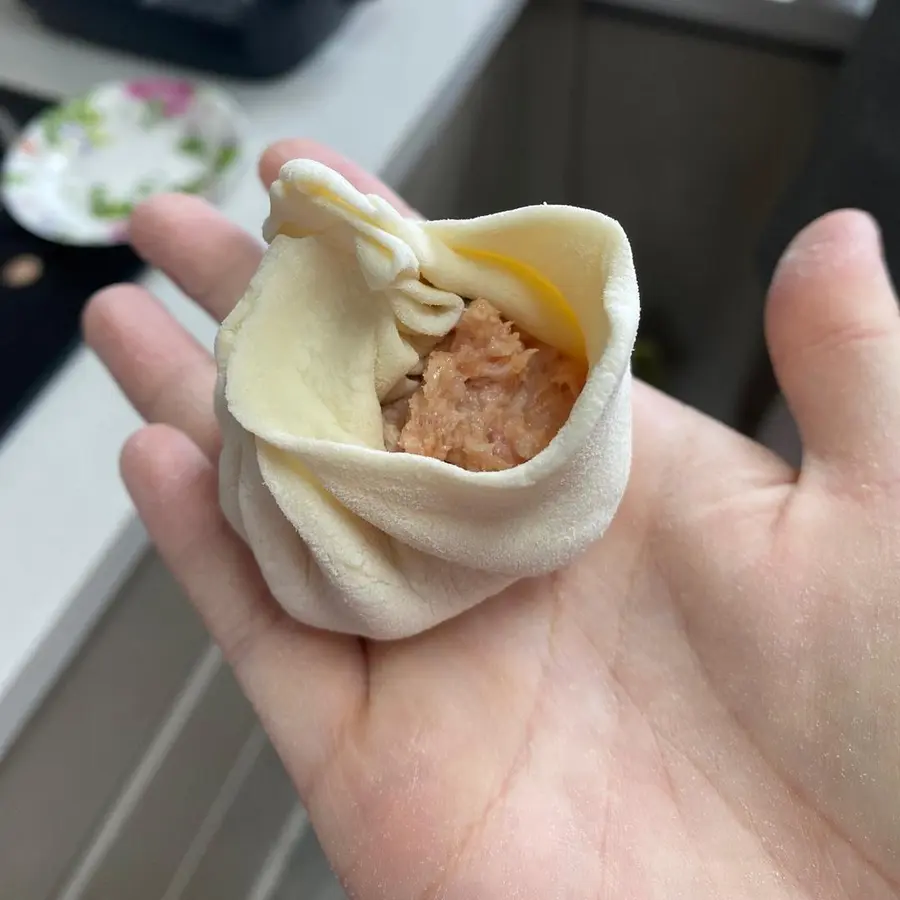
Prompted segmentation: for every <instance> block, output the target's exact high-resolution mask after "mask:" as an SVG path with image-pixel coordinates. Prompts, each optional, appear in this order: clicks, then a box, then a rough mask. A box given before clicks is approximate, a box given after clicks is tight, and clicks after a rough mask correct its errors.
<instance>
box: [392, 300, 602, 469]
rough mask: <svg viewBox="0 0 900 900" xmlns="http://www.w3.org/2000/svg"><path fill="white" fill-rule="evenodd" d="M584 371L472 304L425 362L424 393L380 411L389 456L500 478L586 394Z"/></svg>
mask: <svg viewBox="0 0 900 900" xmlns="http://www.w3.org/2000/svg"><path fill="white" fill-rule="evenodd" d="M586 377H587V370H586V367H585V366H584V365H583V364H580V363H578V362H575V361H574V360H572V359H569V358H568V357H566V356H563V355H562V354H561V353H560V352H559V351H557V350H554V349H553V348H552V347H548V346H547V345H546V344H542V343H540V342H539V341H536V340H535V339H533V338H531V337H530V336H529V335H526V334H524V333H521V332H517V331H516V330H515V329H514V326H513V325H512V323H511V322H508V321H506V320H505V319H503V318H502V317H501V315H500V313H499V312H498V311H497V310H496V309H495V308H494V307H493V306H491V304H490V303H488V302H487V301H486V300H475V301H474V302H473V303H471V304H470V305H469V306H468V307H467V308H466V310H465V312H464V313H463V315H462V317H461V318H460V320H459V323H458V324H457V326H456V328H455V329H454V330H453V331H452V332H451V333H450V334H449V335H448V336H447V338H445V339H444V341H443V342H442V343H441V344H439V345H438V347H437V348H436V349H435V350H434V351H433V352H432V353H431V354H430V355H429V356H428V357H427V358H426V360H425V371H424V374H423V376H422V386H421V387H420V388H419V389H418V390H417V391H416V392H415V393H414V394H412V395H411V396H410V397H408V398H406V399H404V400H400V401H397V402H395V403H392V404H390V405H388V406H386V407H385V408H384V426H385V427H384V433H385V444H386V446H387V449H388V450H392V451H395V452H405V453H415V454H418V455H419V456H429V457H432V458H434V459H441V460H444V461H445V462H448V463H451V464H453V465H455V466H459V467H461V468H463V469H467V470H468V471H470V472H498V471H502V470H504V469H510V468H512V467H513V466H518V465H521V464H522V463H523V462H526V461H527V460H529V459H532V458H533V457H535V456H537V454H538V453H540V452H541V451H542V450H543V449H544V448H545V447H546V446H547V445H548V444H549V443H550V441H552V440H553V438H554V437H555V436H556V434H557V433H558V432H559V430H560V428H562V426H563V425H564V424H565V422H566V420H567V419H568V418H569V414H570V413H571V412H572V407H573V406H574V405H575V401H576V400H577V399H578V395H579V394H580V393H581V391H582V389H583V388H584V383H585V379H586Z"/></svg>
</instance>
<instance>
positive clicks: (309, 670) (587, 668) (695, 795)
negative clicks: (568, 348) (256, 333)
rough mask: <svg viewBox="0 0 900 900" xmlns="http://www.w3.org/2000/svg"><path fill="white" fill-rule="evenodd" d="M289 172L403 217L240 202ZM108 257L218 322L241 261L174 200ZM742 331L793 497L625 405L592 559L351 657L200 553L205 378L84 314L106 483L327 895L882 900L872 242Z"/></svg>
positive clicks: (165, 344)
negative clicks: (617, 488) (234, 694)
mask: <svg viewBox="0 0 900 900" xmlns="http://www.w3.org/2000/svg"><path fill="white" fill-rule="evenodd" d="M300 156H307V157H314V158H318V159H320V160H321V161H323V162H325V163H327V164H329V165H331V166H332V167H334V168H336V169H338V170H340V171H341V172H343V173H344V174H345V175H346V176H347V177H348V178H349V179H350V180H351V181H353V182H354V183H355V184H356V185H357V186H358V187H359V188H360V189H362V190H364V191H367V192H376V193H380V194H382V195H384V196H386V197H388V198H389V199H391V200H392V201H393V202H394V203H396V204H397V206H398V207H399V208H401V209H404V210H406V211H408V210H407V208H406V207H405V206H404V205H403V203H402V201H400V200H399V199H398V198H396V197H395V196H394V195H392V194H391V193H390V192H389V191H388V190H387V189H386V188H385V187H384V186H382V185H380V184H379V183H378V182H377V181H376V180H375V179H373V178H372V177H371V176H369V175H367V174H365V173H364V172H362V171H360V170H359V169H358V168H357V167H355V166H354V165H353V164H352V163H350V162H348V161H347V160H344V159H342V158H340V157H339V156H338V155H336V154H335V153H333V152H330V151H328V150H325V149H323V148H321V147H318V146H316V145H313V144H310V143H309V142H304V141H289V142H285V143H282V144H279V145H276V146H275V147H273V148H271V149H270V150H269V151H268V152H267V153H266V155H265V156H264V158H263V160H262V163H261V172H262V177H263V180H264V181H265V182H271V181H272V180H273V179H274V178H275V177H276V175H277V172H278V169H279V167H280V165H281V164H282V163H283V162H285V161H286V160H288V159H291V158H295V157H300ZM132 240H133V243H134V246H135V247H136V248H137V250H138V252H139V253H140V254H141V255H142V256H143V257H144V258H145V259H146V260H147V261H148V262H149V263H150V264H152V265H154V266H157V267H159V268H160V269H162V270H163V271H164V272H165V273H167V274H168V275H169V276H170V277H171V278H172V279H173V280H174V281H175V282H177V283H178V284H179V285H180V286H181V287H182V288H183V290H184V291H185V292H186V293H187V294H188V295H190V296H191V297H193V298H194V299H195V300H196V301H197V302H198V303H199V304H200V305H201V306H202V307H203V308H205V309H206V310H207V311H208V312H209V313H210V314H211V315H213V316H215V317H217V318H220V317H222V316H223V315H225V314H226V313H227V312H228V311H229V309H230V308H231V306H232V305H233V304H234V303H235V301H236V300H237V299H238V298H239V296H240V295H241V294H242V293H243V291H244V289H245V287H246V285H247V283H248V281H249V279H250V277H251V276H252V274H253V272H254V270H255V269H256V266H257V265H258V263H259V260H260V256H261V252H262V249H261V247H260V245H259V243H258V242H257V241H256V240H255V239H253V238H251V237H250V236H249V235H247V234H245V233H244V232H242V231H240V230H238V229H236V228H235V227H234V226H233V225H231V224H229V223H228V222H227V221H226V220H225V219H224V218H223V217H221V216H220V215H219V214H217V213H216V212H215V211H213V210H212V209H210V208H209V207H207V206H205V205H204V204H202V203H201V202H199V201H197V200H195V199H190V198H187V197H163V198H157V199H155V200H153V201H151V202H150V203H148V204H147V205H145V206H144V207H142V208H141V209H140V210H139V211H138V212H137V214H136V215H135V218H134V221H133V223H132ZM766 318H767V322H766V325H767V334H768V341H769V346H770V350H771V354H772V358H773V361H774V364H775V368H776V371H777V374H778V377H779V381H780V384H781V387H782V389H783V391H784V394H785V396H786V398H787V400H788V403H789V405H790V407H791V410H792V412H793V414H794V416H795V418H796V420H797V422H798V425H799V427H800V430H801V434H802V438H803V445H804V458H803V465H802V469H801V470H800V471H799V472H797V471H794V470H793V469H792V468H790V467H789V466H788V465H787V464H786V463H784V462H783V461H782V460H780V459H779V458H777V457H776V456H774V455H772V454H771V453H769V452H768V451H766V450H764V449H763V448H761V447H759V446H758V445H756V444H754V443H753V442H751V441H749V440H747V439H745V438H743V437H741V436H739V435H737V434H735V433H733V432H731V431H729V430H728V429H726V428H724V427H723V426H721V425H720V424H718V423H716V422H714V421H711V420H709V419H707V418H705V417H704V416H702V415H700V414H699V413H697V412H695V411H693V410H690V409H688V408H686V407H684V406H682V405H680V404H678V403H676V402H674V401H673V400H671V399H668V398H667V397H665V396H663V395H662V394H659V393H656V392H654V391H653V390H651V389H649V388H647V387H646V386H644V385H641V384H637V385H636V386H635V395H634V413H635V439H634V467H633V474H632V478H631V482H630V485H629V488H628V492H627V495H626V498H625V501H624V503H623V505H622V508H621V511H620V513H619V515H618V516H617V518H616V520H615V522H614V524H613V526H612V528H611V529H610V531H609V532H608V533H607V535H606V536H605V537H604V538H603V539H602V540H601V541H600V542H599V543H598V544H597V545H596V546H594V547H593V548H592V549H591V550H590V551H589V552H587V553H586V554H585V555H584V557H583V558H582V559H580V560H579V561H578V562H577V563H576V564H574V565H572V566H571V567H570V568H568V569H566V570H564V571H562V572H559V573H557V574H556V575H554V576H552V577H549V578H544V579H540V580H533V581H528V582H523V583H520V584H518V585H516V586H515V587H513V588H511V589H510V590H508V591H507V592H506V593H504V594H503V595H501V596H499V597H497V598H496V599H494V600H491V601H489V602H487V603H484V604H483V605H482V606H480V607H479V608H477V609H476V610H474V611H473V612H471V613H469V614H467V615H464V616H462V617H460V618H458V619H456V620H454V621H452V622H450V623H448V624H446V625H444V626H442V627H439V628H437V629H435V630H434V631H432V632H430V633H427V634H424V635H421V636H420V637H417V638H415V639H411V640H407V641H403V642H399V643H381V644H376V643H368V642H364V641H360V640H357V639H353V638H349V637H344V636H336V635H330V634H324V633H319V632H315V631H312V630H310V629H307V628H305V627H302V626H300V625H298V624H296V623H294V622H292V621H290V620H288V619H287V618H286V617H285V616H284V615H283V614H282V613H281V612H280V611H279V610H278V609H277V608H276V606H275V604H274V602H273V600H272V599H271V597H270V596H269V595H268V593H267V591H266V589H265V585H264V584H263V582H262V579H261V576H260V574H259V571H258V570H257V568H256V566H255V565H254V563H253V560H252V558H251V556H250V554H249V552H248V551H247V549H246V548H245V547H244V545H243V544H242V543H241V542H240V540H239V539H238V538H237V537H236V536H235V535H234V534H233V533H232V532H231V531H230V530H229V528H228V527H227V525H226V523H225V521H224V520H223V518H222V514H221V512H220V510H219V506H218V502H217V484H216V481H217V480H216V456H217V453H218V449H219V436H218V432H217V428H216V423H215V419H214V416H213V410H212V405H211V398H212V393H213V384H214V378H215V374H214V368H213V363H212V360H211V358H210V355H209V353H208V352H207V350H206V349H205V348H203V347H201V346H199V345H198V344H197V343H196V342H195V341H194V339H193V338H192V337H190V336H189V335H188V334H187V333H186V332H185V331H184V330H183V329H182V328H181V327H180V326H179V325H178V324H177V323H176V321H175V320H174V319H173V318H172V317H171V316H170V315H169V313H168V312H166V311H165V310H164V309H163V307H162V306H161V305H160V304H158V303H157V302H156V301H155V300H154V299H153V298H152V297H151V296H150V295H149V294H148V293H146V292H145V291H144V290H142V289H141V288H139V287H135V286H117V287H113V288H111V289H108V290H106V291H104V292H102V293H101V294H99V295H97V296H96V297H95V298H94V299H93V301H92V302H91V304H90V305H89V308H88V309H87V311H86V314H85V320H84V325H85V333H86V336H87V340H88V342H89V344H90V346H91V347H93V348H94V350H95V351H96V352H97V353H98V354H99V355H100V357H101V358H102V360H103V361H104V363H105V364H106V366H107V367H108V368H109V370H110V371H111V372H112V374H113V375H114V377H115V378H116V379H117V380H118V382H119V383H120V385H121V386H122V388H123V390H124V391H125V393H126V394H127V395H128V397H129V398H130V400H131V401H132V403H133V404H134V405H135V407H136V408H137V409H138V410H139V411H140V413H142V414H143V416H144V417H145V418H146V420H147V421H148V422H150V423H153V424H150V425H148V426H147V427H146V428H144V429H143V430H141V431H140V432H139V433H138V434H136V435H135V436H134V437H133V438H132V439H131V440H130V441H129V443H128V444H127V446H126V447H125V450H124V453H123V457H122V472H123V475H124V479H125V482H126V484H127V486H128V488H129V490H130V492H131V495H132V497H133V498H134V501H135V503H136V506H137V508H138V510H139V511H140V514H141V516H142V517H143V520H144V522H145V523H146V525H147V528H148V530H149V532H150V534H151V536H152V538H153V540H154V541H155V543H156V545H157V547H158V549H159V552H160V553H161V555H162V557H163V559H164V560H165V562H166V563H167V564H168V566H169V567H170V568H171V569H172V571H173V572H174V573H175V575H176V576H177V577H178V579H179V581H180V582H181V584H182V585H183V586H184V588H185V589H186V591H187V593H188V594H189V596H190V597H191V599H192V601H193V602H194V603H195V604H196V606H197V608H198V610H199V611H200V613H201V615H202V616H203V618H204V620H205V622H206V624H207V626H208V627H209V629H210V631H211V632H212V634H213V636H214V637H215V639H216V640H217V641H218V642H219V644H220V645H221V646H222V648H223V651H224V653H225V655H226V656H227V658H228V660H229V661H230V663H231V664H232V666H233V667H234V670H235V672H236V674H237V677H238V679H239V680H240V683H241V685H242V687H243V689H244V690H245V691H246V693H247V695H248V696H249V697H250V699H251V701H252V702H253V704H254V705H255V708H256V709H257V711H258V713H259V715H260V717H261V720H262V722H263V724H264V725H265V727H266V729H267V731H268V733H269V735H270V736H271V738H272V740H273V742H274V744H275V746H276V748H277V749H278V751H279V753H280V754H281V757H282V759H283V760H284V762H285V765H286V766H287V768H288V770H289V772H290V774H291V776H292V777H293V779H294V782H295V783H296V786H297V789H298V791H299V793H300V796H301V798H302V800H303V802H304V804H305V805H306V807H307V808H308V810H309V812H310V815H311V819H312V822H313V824H314V826H315V829H316V831H317V833H318V835H319V838H320V841H321V843H322V846H323V847H324V849H325V851H326V853H327V854H328V857H329V859H330V861H331V863H332V865H333V866H334V868H335V870H336V872H337V873H338V875H339V876H340V878H341V880H342V882H343V884H344V885H345V887H346V889H347V891H348V893H349V894H350V896H352V897H355V898H366V900H376V898H377V900H381V898H383V900H413V898H416V900H426V898H428V900H432V898H442V900H457V898H459V900H486V898H504V900H505V898H539V900H551V898H582V897H584V898H615V900H630V898H634V900H645V898H654V900H655V898H660V900H663V898H665V900H673V898H690V900H704V898H717V900H721V898H729V900H731V898H753V900H757V898H761V897H765V898H767V900H780V898H865V900H880V898H888V897H898V896H900V603H898V599H900V597H898V584H900V559H898V556H900V512H898V510H900V454H898V451H897V445H898V441H900V315H898V311H897V301H896V297H895V296H894V291H893V288H892V285H891V283H890V279H889V276H888V274H887V272H886V268H885V265H884V263H883V260H882V252H881V247H880V238H879V234H878V230H877V227H876V226H875V224H874V223H873V222H872V220H871V219H870V218H869V217H868V216H866V215H865V214H863V213H859V212H854V211H843V212H839V213H834V214H831V215H829V216H826V217H825V218H823V219H821V220H819V221H817V222H815V223H813V224H812V225H811V226H810V227H809V228H807V229H806V230H805V231H804V232H803V233H801V234H800V235H799V236H798V237H797V239H796V240H795V241H794V243H793V245H792V246H791V247H790V249H789V250H788V251H787V253H786V254H785V257H784V259H783V261H782V263H781V266H780V268H779V270H778V272H777V274H776V276H775V279H774V282H773V285H772V289H771V293H770V298H769V301H768V306H767V316H766Z"/></svg>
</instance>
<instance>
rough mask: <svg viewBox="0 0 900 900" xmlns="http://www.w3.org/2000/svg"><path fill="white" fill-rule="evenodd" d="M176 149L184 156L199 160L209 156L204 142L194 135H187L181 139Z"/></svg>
mask: <svg viewBox="0 0 900 900" xmlns="http://www.w3.org/2000/svg"><path fill="white" fill-rule="evenodd" d="M178 149H179V150H180V151H181V152H182V153H184V154H185V156H197V157H200V158H201V159H203V158H205V157H206V156H207V155H208V154H209V148H208V147H207V146H206V141H204V140H203V138H202V137H199V136H198V135H195V134H189V135H186V136H185V137H183V138H182V139H181V141H180V142H179V144H178Z"/></svg>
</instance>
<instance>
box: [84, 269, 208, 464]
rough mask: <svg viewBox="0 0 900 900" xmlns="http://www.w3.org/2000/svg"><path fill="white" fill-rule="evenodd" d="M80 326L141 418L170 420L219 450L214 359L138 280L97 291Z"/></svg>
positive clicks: (201, 444)
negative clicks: (214, 396)
mask: <svg viewBox="0 0 900 900" xmlns="http://www.w3.org/2000/svg"><path fill="white" fill-rule="evenodd" d="M83 327H84V337H85V341H86V342H87V344H88V346H89V347H91V348H92V349H93V350H94V352H95V353H97V355H98V356H99V357H100V359H101V360H103V364H104V365H105V366H106V367H107V369H109V371H110V373H111V374H112V376H113V378H115V379H116V381H117V382H118V383H119V385H120V386H121V388H122V390H123V392H124V393H125V395H126V396H127V397H128V399H129V400H130V401H131V403H132V405H133V406H134V407H135V409H136V410H137V411H138V412H139V413H140V414H141V416H143V417H144V419H146V420H147V421H148V422H166V423H168V424H170V425H174V426H175V427H176V428H179V429H181V430H182V431H184V432H185V433H186V434H188V435H190V437H191V439H192V440H193V441H194V442H195V443H196V444H197V446H199V447H200V448H201V449H202V450H203V452H204V453H205V454H207V456H208V457H210V458H211V459H214V458H216V457H217V456H218V453H219V447H220V436H219V429H218V425H217V423H216V419H215V415H214V413H213V408H212V402H211V398H212V395H213V390H214V386H215V380H216V370H215V365H214V364H213V361H212V359H211V357H210V355H209V353H207V352H206V350H204V349H203V348H202V347H201V346H200V345H199V344H198V343H197V341H195V340H194V338H193V337H191V335H189V334H188V333H187V332H186V331H185V330H184V328H182V327H181V325H179V324H178V322H176V321H175V319H174V318H173V317H172V316H171V315H170V314H169V313H168V312H167V311H166V310H165V309H164V308H163V307H162V306H161V305H160V304H159V303H157V302H156V300H155V299H154V298H153V297H152V296H151V295H150V294H149V293H148V292H147V291H145V290H144V289H143V288H140V287H137V286H136V285H117V286H114V287H111V288H107V289H106V290H104V291H101V292H100V293H98V294H96V295H95V296H94V297H93V298H92V299H91V301H90V302H89V303H88V305H87V308H86V309H85V312H84V318H83Z"/></svg>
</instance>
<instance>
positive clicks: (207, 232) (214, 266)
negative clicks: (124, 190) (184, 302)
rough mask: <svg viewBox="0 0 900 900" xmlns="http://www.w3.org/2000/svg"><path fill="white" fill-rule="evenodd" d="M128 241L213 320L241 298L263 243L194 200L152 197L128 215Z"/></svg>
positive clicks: (177, 195) (255, 265) (225, 313)
mask: <svg viewBox="0 0 900 900" xmlns="http://www.w3.org/2000/svg"><path fill="white" fill-rule="evenodd" d="M130 233H131V243H132V245H133V247H134V248H135V250H136V251H137V253H138V254H139V255H140V256H141V257H142V258H143V259H144V260H145V261H146V262H148V263H149V264H150V265H151V266H153V267H155V268H157V269H160V270H161V271H162V272H164V273H165V274H166V275H167V276H168V277H169V278H171V279H172V281H174V282H175V283H176V284H177V285H178V286H179V287H180V288H181V289H182V290H183V291H184V292H185V293H186V294H187V295H188V296H189V297H191V298H192V299H193V300H195V301H196V302H197V303H199V304H200V306H202V307H203V308H204V309H205V310H206V311H207V312H209V314H210V315H211V316H213V318H215V319H217V320H222V319H224V318H225V316H227V315H228V313H229V312H231V310H232V308H233V307H234V305H235V304H236V303H237V301H238V300H239V299H240V298H241V296H242V295H243V293H244V291H245V290H246V289H247V285H248V284H249V283H250V279H251V278H252V277H253V274H254V272H255V271H256V269H257V267H258V266H259V262H260V260H261V259H262V252H263V248H262V244H261V242H260V241H258V240H256V239H255V238H253V237H251V236H250V235H249V234H248V233H247V232H246V231H244V230H243V229H241V228H238V227H237V226H236V225H234V224H233V223H231V222H229V221H228V220H227V219H226V218H225V217H224V216H223V215H222V214H221V213H219V212H217V211H216V210H215V209H213V208H212V207H211V206H210V205H209V204H208V203H206V202H205V201H203V200H200V199H199V198H197V197H189V196H185V195H180V194H172V195H165V196H160V197H155V198H153V199H152V200H148V201H147V202H146V203H143V204H142V205H141V206H139V207H138V208H137V209H136V210H135V212H134V215H133V216H132V219H131V225H130Z"/></svg>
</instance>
